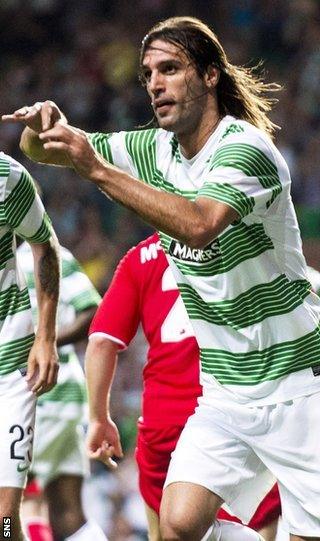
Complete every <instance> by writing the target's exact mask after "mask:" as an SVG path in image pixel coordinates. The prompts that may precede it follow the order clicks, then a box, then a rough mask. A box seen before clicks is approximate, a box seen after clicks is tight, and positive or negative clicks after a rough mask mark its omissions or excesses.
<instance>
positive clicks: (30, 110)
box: [2, 100, 72, 167]
mask: <svg viewBox="0 0 320 541" xmlns="http://www.w3.org/2000/svg"><path fill="white" fill-rule="evenodd" d="M2 121H3V122H21V123H22V124H24V125H25V129H24V130H23V132H22V135H21V139H20V148H21V150H22V152H24V154H26V155H27V156H28V157H29V158H30V159H31V160H33V161H35V162H40V163H48V164H51V165H60V166H67V167H72V163H71V161H70V159H69V157H68V156H67V154H66V153H65V152H60V151H52V150H46V149H44V148H43V142H42V141H41V140H40V139H39V137H38V135H39V133H41V132H42V131H46V130H48V129H50V128H52V127H53V126H54V125H55V124H56V123H61V124H67V123H68V121H67V119H66V117H65V115H64V114H63V112H62V111H61V110H60V109H59V107H58V106H57V105H56V104H55V103H54V102H53V101H49V100H47V101H44V102H37V103H35V104H34V105H31V106H24V107H21V108H20V109H17V111H15V112H14V113H13V114H10V115H2Z"/></svg>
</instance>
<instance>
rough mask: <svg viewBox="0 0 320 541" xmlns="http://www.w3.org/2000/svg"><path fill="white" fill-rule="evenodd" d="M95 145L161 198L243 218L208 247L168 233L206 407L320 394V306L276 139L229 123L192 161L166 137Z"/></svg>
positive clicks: (143, 134) (133, 136)
mask: <svg viewBox="0 0 320 541" xmlns="http://www.w3.org/2000/svg"><path fill="white" fill-rule="evenodd" d="M90 140H91V142H92V144H93V146H94V147H95V148H96V149H97V151H98V152H99V153H101V154H102V155H103V156H104V157H105V158H106V159H107V160H108V161H109V162H111V163H113V164H115V165H117V166H119V167H120V168H122V169H124V170H125V171H127V172H130V173H131V174H133V175H134V176H136V177H138V178H139V179H141V180H143V181H145V182H147V183H148V184H150V185H151V186H154V187H155V188H158V189H159V190H165V191H167V192H171V193H176V194H180V195H183V196H184V197H187V198H188V199H190V200H195V199H196V198H197V197H208V198H212V199H215V200H217V201H222V202H224V203H226V204H228V205H230V206H231V207H232V208H234V209H235V210H236V211H237V213H238V214H239V217H240V218H239V220H238V221H236V222H234V223H232V224H231V225H230V226H228V227H227V228H226V229H225V231H223V233H221V234H220V235H219V237H218V238H217V239H215V240H213V241H212V242H211V243H209V244H208V246H207V247H206V248H204V249H191V248H189V247H188V246H185V245H183V244H182V243H180V242H178V241H177V240H175V239H172V238H171V237H169V236H168V235H166V234H163V233H160V236H161V242H162V245H163V247H164V249H165V251H166V253H167V254H168V256H169V262H170V265H171V267H172V270H173V273H174V276H175V278H176V281H177V283H178V286H179V289H180V292H181V295H182V298H183V300H184V303H185V306H186V308H187V312H188V314H189V317H190V320H191V323H192V326H193V328H194V333H195V336H196V338H197V341H198V343H199V346H200V360H201V383H202V385H203V387H204V400H206V399H207V398H208V399H209V400H210V399H213V398H217V397H218V398H220V399H223V398H224V397H226V398H228V397H229V398H231V399H233V400H236V401H238V402H240V403H252V401H253V400H254V404H255V405H263V404H272V403H276V402H280V401H284V400H289V399H292V398H294V397H297V396H301V395H304V394H308V393H312V392H316V391H317V390H320V375H318V373H320V332H319V311H320V304H319V299H318V297H317V296H316V295H315V294H314V293H312V292H311V286H310V283H309V281H308V279H307V277H306V264H305V260H304V257H303V255H302V250H301V239H300V232H299V227H298V224H297V220H296V215H295V211H294V208H293V204H292V201H291V196H290V183H291V181H290V174H289V170H288V167H287V165H286V162H285V160H284V159H283V157H282V156H281V154H280V153H279V151H278V150H277V149H276V147H275V146H274V144H273V143H272V141H271V140H270V139H269V137H268V136H267V135H266V134H265V133H264V132H262V131H261V130H259V129H257V128H256V127H254V126H253V125H251V124H249V123H248V122H245V121H241V120H237V119H235V118H234V117H231V116H226V117H224V118H223V119H222V121H221V122H220V124H219V126H218V128H217V129H216V130H215V132H214V133H213V134H212V135H211V136H210V138H209V139H208V141H207V142H206V144H205V145H204V147H203V148H202V149H201V151H200V152H199V153H198V154H197V155H196V156H195V157H194V158H193V159H192V160H186V159H185V158H184V157H183V156H182V155H181V153H180V150H179V145H178V142H177V140H176V138H175V136H174V134H173V133H170V132H166V131H164V130H161V129H150V130H144V131H135V132H120V133H115V134H107V135H106V134H91V135H90ZM186 362H187V361H186Z"/></svg>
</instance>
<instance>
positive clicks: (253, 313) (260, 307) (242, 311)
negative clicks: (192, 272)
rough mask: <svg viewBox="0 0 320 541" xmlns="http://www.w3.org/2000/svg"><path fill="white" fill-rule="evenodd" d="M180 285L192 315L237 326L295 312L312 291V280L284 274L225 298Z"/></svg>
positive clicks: (253, 323) (193, 317)
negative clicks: (207, 298) (213, 299)
mask: <svg viewBox="0 0 320 541" xmlns="http://www.w3.org/2000/svg"><path fill="white" fill-rule="evenodd" d="M178 287H179V290H180V293H181V296H182V298H183V301H184V304H185V306H186V309H187V312H188V315H189V317H190V319H200V320H203V321H206V322H208V323H212V324H214V325H225V326H228V327H232V328H233V329H235V330H237V329H242V328H245V327H249V326H250V325H255V324H257V323H260V322H261V321H264V320H265V319H266V318H268V317H274V316H279V315H282V314H286V313H289V312H292V311H293V310H294V309H295V308H297V307H298V306H300V305H301V304H302V303H303V299H305V298H306V297H307V296H308V295H309V293H310V292H311V284H310V283H309V282H308V281H307V280H295V281H292V282H290V281H289V280H288V279H287V277H286V276H285V275H280V276H278V277H277V278H276V279H275V280H273V281H272V282H269V283H265V284H259V285H257V286H254V287H252V288H250V289H248V290H247V291H245V292H244V293H241V294H240V295H238V297H236V298H234V299H231V300H225V301H216V302H208V301H207V302H205V301H204V300H203V299H202V298H201V297H200V296H199V294H198V293H197V292H196V291H195V290H194V289H192V288H191V287H190V286H188V285H186V284H178Z"/></svg>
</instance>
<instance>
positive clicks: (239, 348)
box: [191, 295, 320, 353]
mask: <svg viewBox="0 0 320 541" xmlns="http://www.w3.org/2000/svg"><path fill="white" fill-rule="evenodd" d="M313 297H314V296H311V295H309V296H308V297H307V298H306V299H305V301H304V303H303V305H300V306H298V307H297V308H296V309H295V310H293V311H292V312H291V313H290V314H283V315H278V316H272V317H269V318H267V319H265V320H264V321H262V322H261V323H256V324H255V325H251V326H250V327H245V328H244V329H239V330H234V329H232V328H231V327H226V326H223V325H221V326H220V325H214V324H211V323H207V322H206V321H201V320H191V324H192V327H193V329H194V332H195V336H196V337H197V341H198V343H199V346H200V347H201V348H210V349H222V350H225V351H228V352H232V353H248V352H249V351H257V350H259V351H261V350H263V349H266V348H269V347H270V346H273V345H275V344H281V343H282V342H287V341H293V340H298V339H299V338H302V337H303V336H305V335H306V334H308V333H311V332H312V331H314V330H315V329H316V328H317V326H318V318H319V312H320V306H319V303H318V306H317V307H316V308H317V311H316V310H314V308H315V305H314V303H313ZM310 303H311V304H312V306H310ZM311 310H312V311H314V313H312V312H311ZM306 311H307V312H309V314H310V315H311V317H310V318H306V317H305V315H306Z"/></svg>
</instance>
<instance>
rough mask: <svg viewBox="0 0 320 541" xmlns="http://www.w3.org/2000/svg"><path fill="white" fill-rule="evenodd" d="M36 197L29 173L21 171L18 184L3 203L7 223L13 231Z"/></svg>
mask: <svg viewBox="0 0 320 541" xmlns="http://www.w3.org/2000/svg"><path fill="white" fill-rule="evenodd" d="M35 195H36V190H35V186H34V182H33V180H32V178H31V176H30V175H29V173H28V172H27V171H26V170H25V169H23V170H22V173H21V176H20V179H19V182H18V183H17V185H16V186H15V187H14V189H13V190H12V192H10V194H9V195H8V197H7V199H6V200H5V201H4V203H1V205H3V207H4V212H5V215H6V219H7V222H8V223H9V224H10V226H11V227H12V228H13V229H15V228H17V227H18V225H19V224H20V223H21V222H22V220H23V218H24V217H25V216H26V214H27V213H28V211H29V209H30V207H31V205H32V203H33V201H34V199H35Z"/></svg>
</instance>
